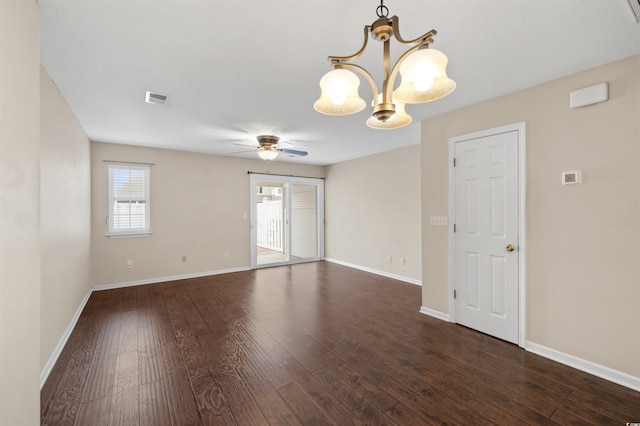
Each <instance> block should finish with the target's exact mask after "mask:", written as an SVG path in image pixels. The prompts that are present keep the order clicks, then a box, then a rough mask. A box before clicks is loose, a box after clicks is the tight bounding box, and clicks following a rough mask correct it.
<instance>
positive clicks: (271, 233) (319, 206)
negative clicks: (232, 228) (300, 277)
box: [250, 174, 324, 268]
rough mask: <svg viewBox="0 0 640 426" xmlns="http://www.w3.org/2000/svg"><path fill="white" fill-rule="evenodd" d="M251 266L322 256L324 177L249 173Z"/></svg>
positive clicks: (303, 260)
mask: <svg viewBox="0 0 640 426" xmlns="http://www.w3.org/2000/svg"><path fill="white" fill-rule="evenodd" d="M250 176H251V177H250V184H251V186H250V189H251V193H250V203H251V206H250V210H251V267H252V268H256V267H262V266H273V265H286V264H290V263H296V262H305V261H312V260H319V259H322V258H323V256H324V227H323V226H324V199H323V197H324V181H323V180H322V179H314V178H298V177H291V176H276V175H259V174H251V175H250Z"/></svg>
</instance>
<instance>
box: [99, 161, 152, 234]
mask: <svg viewBox="0 0 640 426" xmlns="http://www.w3.org/2000/svg"><path fill="white" fill-rule="evenodd" d="M149 175H150V167H149V166H148V165H137V164H136V165H129V164H109V219H108V222H109V236H127V235H130V236H134V235H148V234H150V233H151V223H150V221H149V210H150V205H149V192H150V191H149Z"/></svg>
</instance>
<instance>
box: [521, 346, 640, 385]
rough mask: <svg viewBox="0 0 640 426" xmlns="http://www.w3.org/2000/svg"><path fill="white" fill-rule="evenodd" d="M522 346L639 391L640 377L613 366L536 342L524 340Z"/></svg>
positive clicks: (537, 353)
mask: <svg viewBox="0 0 640 426" xmlns="http://www.w3.org/2000/svg"><path fill="white" fill-rule="evenodd" d="M524 348H525V349H526V350H527V351H529V352H531V353H534V354H536V355H540V356H543V357H545V358H548V359H550V360H553V361H556V362H559V363H560V364H564V365H568V366H569V367H573V368H576V369H578V370H580V371H584V372H585V373H589V374H593V375H594V376H597V377H600V378H602V379H605V380H608V381H610V382H613V383H617V384H619V385H622V386H625V387H628V388H630V389H633V390H636V391H639V392H640V377H635V376H632V375H631V374H627V373H623V372H622V371H618V370H614V369H613V368H609V367H606V366H604V365H600V364H596V363H595V362H591V361H587V360H585V359H582V358H578V357H576V356H573V355H569V354H566V353H564V352H560V351H557V350H555V349H551V348H548V347H546V346H542V345H539V344H537V343H533V342H526V344H525V347H524Z"/></svg>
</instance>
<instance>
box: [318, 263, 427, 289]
mask: <svg viewBox="0 0 640 426" xmlns="http://www.w3.org/2000/svg"><path fill="white" fill-rule="evenodd" d="M324 260H326V261H327V262H331V263H336V264H338V265H342V266H347V267H349V268H353V269H358V270H360V271H364V272H369V273H371V274H376V275H381V276H383V277H387V278H391V279H394V280H398V281H404V282H406V283H409V284H414V285H419V286H421V285H422V280H416V279H415V278H409V277H403V276H402V275H396V274H392V273H389V272H384V271H379V270H377V269H372V268H368V267H366V266H360V265H354V264H353V263H349V262H343V261H342V260H338V259H330V258H325V259H324Z"/></svg>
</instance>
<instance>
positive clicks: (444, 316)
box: [420, 306, 451, 322]
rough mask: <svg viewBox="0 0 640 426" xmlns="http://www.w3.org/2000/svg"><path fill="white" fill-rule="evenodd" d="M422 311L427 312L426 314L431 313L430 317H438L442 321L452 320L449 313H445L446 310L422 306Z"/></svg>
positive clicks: (422, 312)
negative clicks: (441, 310)
mask: <svg viewBox="0 0 640 426" xmlns="http://www.w3.org/2000/svg"><path fill="white" fill-rule="evenodd" d="M420 313H421V314H425V315H429V316H430V317H434V318H437V319H439V320H442V321H446V322H450V321H451V318H450V317H449V314H445V313H444V312H440V311H436V310H434V309H431V308H427V307H426V306H422V307H421V308H420Z"/></svg>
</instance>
